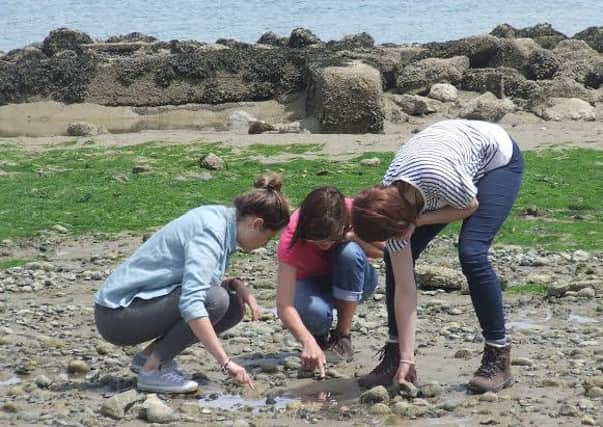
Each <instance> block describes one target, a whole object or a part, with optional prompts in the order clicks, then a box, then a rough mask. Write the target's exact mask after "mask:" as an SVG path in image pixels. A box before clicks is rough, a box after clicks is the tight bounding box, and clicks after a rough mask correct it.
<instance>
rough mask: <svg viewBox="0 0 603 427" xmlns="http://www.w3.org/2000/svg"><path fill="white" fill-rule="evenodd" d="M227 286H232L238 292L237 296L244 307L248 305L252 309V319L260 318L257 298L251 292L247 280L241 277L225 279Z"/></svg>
mask: <svg viewBox="0 0 603 427" xmlns="http://www.w3.org/2000/svg"><path fill="white" fill-rule="evenodd" d="M224 283H226V286H228V287H230V289H232V290H233V291H235V292H236V294H237V297H238V298H239V303H240V304H241V307H243V309H244V308H245V306H246V305H247V306H248V307H249V309H250V310H251V320H258V319H259V318H260V314H261V311H260V307H259V306H258V303H257V301H256V299H255V296H254V295H253V294H252V293H251V291H250V290H249V288H248V287H247V286H245V282H243V281H242V280H241V279H239V278H236V279H228V280H225V281H224Z"/></svg>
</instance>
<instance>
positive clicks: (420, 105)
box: [392, 94, 440, 116]
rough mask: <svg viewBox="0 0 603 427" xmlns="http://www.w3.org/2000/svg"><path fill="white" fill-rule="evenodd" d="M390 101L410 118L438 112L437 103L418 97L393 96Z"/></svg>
mask: <svg viewBox="0 0 603 427" xmlns="http://www.w3.org/2000/svg"><path fill="white" fill-rule="evenodd" d="M392 101H394V103H395V104H396V105H398V106H399V107H400V109H401V110H402V111H404V112H405V113H406V114H410V115H411V116H423V115H425V114H430V113H435V112H437V111H438V106H439V105H440V102H439V101H435V100H433V99H429V98H427V97H424V96H419V95H408V94H406V95H394V96H393V97H392Z"/></svg>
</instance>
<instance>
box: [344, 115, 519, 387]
mask: <svg viewBox="0 0 603 427" xmlns="http://www.w3.org/2000/svg"><path fill="white" fill-rule="evenodd" d="M522 175H523V159H522V156H521V152H520V150H519V147H518V146H517V144H516V143H515V142H514V141H513V140H512V139H511V137H510V136H509V135H508V134H507V133H506V132H505V131H504V130H503V129H502V128H501V127H500V126H498V125H495V124H492V123H487V122H480V121H471V120H446V121H442V122H438V123H435V124H433V125H431V126H429V127H428V128H426V129H425V130H423V131H422V132H419V133H418V134H416V135H415V136H413V137H412V138H411V139H410V140H409V141H408V142H407V143H406V144H404V145H403V146H402V147H401V148H400V150H399V152H398V153H397V155H396V157H395V158H394V160H393V161H392V163H391V165H390V167H389V169H388V170H387V172H386V174H385V177H384V179H383V183H382V184H381V185H378V186H375V187H372V188H369V189H367V190H365V191H363V192H361V193H360V194H359V195H358V196H357V197H356V198H355V199H354V204H353V209H352V223H353V227H354V230H355V232H356V234H357V236H358V237H359V238H361V239H363V240H365V241H371V240H387V244H386V248H387V251H386V252H387V253H386V255H385V262H386V296H387V311H388V325H389V334H390V339H389V341H388V343H387V344H386V345H385V347H384V350H383V358H382V360H381V362H380V364H379V365H378V366H377V367H376V368H375V369H374V370H373V371H372V372H371V373H370V374H368V375H366V376H364V377H362V378H360V381H359V382H360V384H361V385H362V386H365V387H371V386H375V385H379V384H389V383H391V382H392V380H393V381H394V383H398V384H399V383H404V382H406V381H411V382H415V381H416V370H415V332H416V316H417V314H416V305H417V296H416V295H417V294H416V285H415V277H414V271H413V270H414V262H415V261H416V259H417V258H418V257H419V255H420V254H421V252H422V251H423V250H424V249H425V248H426V247H427V245H428V243H429V242H430V241H431V240H432V239H433V238H434V237H435V236H436V235H437V234H438V233H439V232H440V231H441V230H442V229H443V228H444V227H445V226H446V224H448V223H451V222H454V221H458V220H463V225H462V227H461V232H460V236H459V245H458V251H459V259H460V263H461V266H462V270H463V273H464V275H465V277H466V278H467V281H468V283H469V290H470V294H471V300H472V302H473V306H474V308H475V311H476V314H477V317H478V319H479V322H480V326H481V329H482V333H483V335H484V338H485V341H486V345H485V347H484V354H483V357H482V362H481V366H480V368H479V369H478V370H477V371H476V373H475V376H474V377H473V378H472V379H471V381H470V382H469V388H470V389H471V390H473V391H475V392H485V391H498V390H500V389H502V388H504V387H508V386H510V385H511V384H512V383H513V378H512V376H511V370H510V345H509V344H508V343H507V342H506V338H505V322H504V312H503V302H502V293H501V287H500V280H499V278H498V276H497V275H496V273H495V272H494V270H493V268H492V266H491V265H490V262H489V261H488V251H489V249H490V245H491V243H492V240H493V239H494V236H495V235H496V233H497V232H498V230H499V229H500V227H501V226H502V224H503V222H504V220H505V218H506V217H507V215H508V214H509V212H510V210H511V207H512V206H513V203H514V202H515V199H516V197H517V193H518V192H519V187H520V185H521V178H522Z"/></svg>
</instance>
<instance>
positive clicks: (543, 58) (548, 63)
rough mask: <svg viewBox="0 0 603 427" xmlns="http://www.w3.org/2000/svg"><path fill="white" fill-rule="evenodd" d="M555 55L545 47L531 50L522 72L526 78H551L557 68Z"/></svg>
mask: <svg viewBox="0 0 603 427" xmlns="http://www.w3.org/2000/svg"><path fill="white" fill-rule="evenodd" d="M559 65H560V62H559V60H558V59H557V56H556V55H555V54H554V53H553V52H551V51H550V50H546V49H538V50H535V51H533V52H532V53H531V54H530V55H529V56H528V58H527V59H526V63H525V64H524V67H523V69H524V72H525V75H526V77H527V78H528V79H531V80H546V79H550V78H552V77H553V76H554V75H555V73H556V72H557V70H558V69H559Z"/></svg>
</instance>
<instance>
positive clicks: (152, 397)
mask: <svg viewBox="0 0 603 427" xmlns="http://www.w3.org/2000/svg"><path fill="white" fill-rule="evenodd" d="M141 416H142V417H143V418H144V419H145V420H147V421H148V422H150V423H158V424H167V423H171V422H173V421H177V420H178V418H179V417H178V414H177V413H176V412H174V410H173V409H172V408H170V407H169V406H167V405H166V404H165V403H163V401H162V400H161V399H159V398H158V397H157V395H156V394H149V395H148V396H147V399H146V400H145V401H144V403H143V404H142V411H141Z"/></svg>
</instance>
